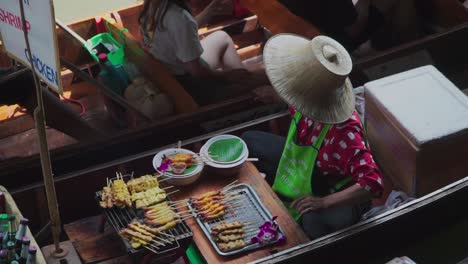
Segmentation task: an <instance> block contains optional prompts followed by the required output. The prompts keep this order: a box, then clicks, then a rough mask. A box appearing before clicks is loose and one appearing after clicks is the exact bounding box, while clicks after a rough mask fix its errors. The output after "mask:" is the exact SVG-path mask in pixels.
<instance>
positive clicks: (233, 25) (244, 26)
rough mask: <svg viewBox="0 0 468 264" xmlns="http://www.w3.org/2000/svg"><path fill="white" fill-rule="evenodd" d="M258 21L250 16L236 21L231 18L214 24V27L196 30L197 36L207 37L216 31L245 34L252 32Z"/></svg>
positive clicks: (209, 26) (255, 17)
mask: <svg viewBox="0 0 468 264" xmlns="http://www.w3.org/2000/svg"><path fill="white" fill-rule="evenodd" d="M257 24H258V19H257V16H250V17H246V18H244V19H241V20H239V19H237V18H233V19H231V20H227V21H223V23H220V24H215V25H208V26H206V27H202V28H200V29H199V30H198V35H200V37H206V36H207V35H209V34H211V33H213V32H215V31H218V30H224V31H226V32H228V33H231V34H232V33H247V32H250V31H253V30H255V29H256V28H257Z"/></svg>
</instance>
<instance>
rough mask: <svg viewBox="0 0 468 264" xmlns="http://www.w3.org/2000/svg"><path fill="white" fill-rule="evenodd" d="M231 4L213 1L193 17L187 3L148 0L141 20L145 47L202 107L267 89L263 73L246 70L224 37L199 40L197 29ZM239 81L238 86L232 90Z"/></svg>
mask: <svg viewBox="0 0 468 264" xmlns="http://www.w3.org/2000/svg"><path fill="white" fill-rule="evenodd" d="M230 1H232V0H213V1H212V2H211V3H210V4H209V5H208V6H207V7H206V8H205V10H203V11H202V12H201V13H200V14H199V15H198V16H197V17H193V16H192V14H191V9H190V7H189V4H188V1H187V0H145V1H144V5H143V10H142V12H141V14H140V17H139V21H140V29H141V31H142V35H143V42H144V44H145V48H146V49H147V50H149V52H150V53H151V54H152V55H153V56H154V57H155V58H156V59H158V60H159V61H161V62H162V63H163V64H164V65H165V66H166V67H167V68H168V69H169V70H170V71H171V73H172V74H173V75H174V77H175V78H176V79H177V80H178V81H179V82H180V83H181V84H182V86H184V88H185V89H186V90H187V91H188V92H189V93H190V94H191V95H192V96H193V97H194V98H195V100H196V101H197V102H198V103H199V104H202V105H203V104H208V103H213V102H216V101H219V100H222V99H226V98H229V97H232V96H236V95H240V94H242V93H245V92H248V91H250V90H252V88H253V87H255V86H259V85H265V84H268V78H267V77H266V75H265V74H264V72H263V75H262V74H260V75H258V76H257V75H254V74H251V73H250V72H248V71H247V70H246V69H245V68H244V65H243V63H242V61H241V59H240V57H239V55H238V54H237V51H236V49H235V47H234V43H233V41H232V39H231V38H230V37H229V35H228V34H226V33H225V32H223V31H217V32H214V33H212V34H210V35H208V36H207V37H206V38H204V39H202V40H199V37H198V25H200V24H204V23H206V21H208V20H209V18H210V17H211V16H213V15H216V14H219V13H222V12H225V11H224V10H225V9H226V8H225V7H226V6H229V5H227V4H228V2H230ZM246 80H248V81H246ZM250 80H251V81H252V82H250ZM236 82H237V83H239V82H240V85H232V83H236ZM250 84H251V85H250Z"/></svg>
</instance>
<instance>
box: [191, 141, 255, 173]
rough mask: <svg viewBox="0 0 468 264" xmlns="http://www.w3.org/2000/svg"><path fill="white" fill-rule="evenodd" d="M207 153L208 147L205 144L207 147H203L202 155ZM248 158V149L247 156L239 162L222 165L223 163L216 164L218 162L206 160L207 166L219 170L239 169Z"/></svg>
mask: <svg viewBox="0 0 468 264" xmlns="http://www.w3.org/2000/svg"><path fill="white" fill-rule="evenodd" d="M246 149H247V148H246ZM207 151H208V150H207V145H206V144H205V145H203V147H201V149H200V153H205V152H207ZM248 157H249V150H248V149H247V151H246V153H245V155H244V156H243V157H242V159H241V160H239V161H238V162H235V163H228V164H222V163H216V162H211V161H209V160H206V161H205V164H206V165H208V166H211V167H213V168H217V169H231V168H235V167H237V166H239V165H242V164H243V163H244V162H245V160H246V159H247V158H248Z"/></svg>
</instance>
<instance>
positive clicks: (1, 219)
mask: <svg viewBox="0 0 468 264" xmlns="http://www.w3.org/2000/svg"><path fill="white" fill-rule="evenodd" d="M0 224H1V225H2V226H1V227H2V228H3V227H4V225H5V224H8V215H7V214H0ZM3 232H4V233H6V232H8V228H7V229H4V228H3Z"/></svg>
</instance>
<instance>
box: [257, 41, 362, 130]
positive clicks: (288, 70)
mask: <svg viewBox="0 0 468 264" xmlns="http://www.w3.org/2000/svg"><path fill="white" fill-rule="evenodd" d="M308 43H309V40H308V39H306V38H304V37H301V36H298V35H294V34H278V35H276V36H274V37H272V38H270V39H269V40H268V42H267V43H266V45H265V48H264V51H263V59H264V64H265V70H266V74H267V76H268V78H269V80H270V82H271V84H272V86H273V88H274V89H275V90H276V92H277V93H278V95H279V96H280V97H281V98H282V99H283V100H284V101H285V102H286V103H288V104H289V105H290V106H291V107H293V108H295V109H296V110H297V111H299V112H301V113H302V114H304V115H306V116H308V117H310V118H313V119H314V120H316V121H319V122H322V123H329V124H337V123H342V122H344V121H346V120H348V119H349V118H350V117H351V115H352V114H353V111H354V108H355V98H354V93H353V91H352V85H351V82H350V81H349V79H346V81H345V83H344V84H343V86H344V87H343V89H342V93H341V94H336V95H334V96H330V97H329V98H328V100H327V101H326V102H325V101H321V102H320V101H316V102H313V101H308V99H306V98H305V97H303V96H298V94H297V93H294V91H293V87H294V86H295V85H297V83H296V80H291V78H290V76H294V75H296V74H297V71H304V72H306V71H307V70H306V69H303V68H301V66H302V65H296V64H295V58H294V56H298V54H296V53H295V51H297V50H298V49H303V48H304V47H305V45H307V44H308ZM285 60H288V61H289V63H285ZM297 60H298V61H299V60H300V58H297ZM286 80H287V81H286ZM302 85H303V84H302Z"/></svg>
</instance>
